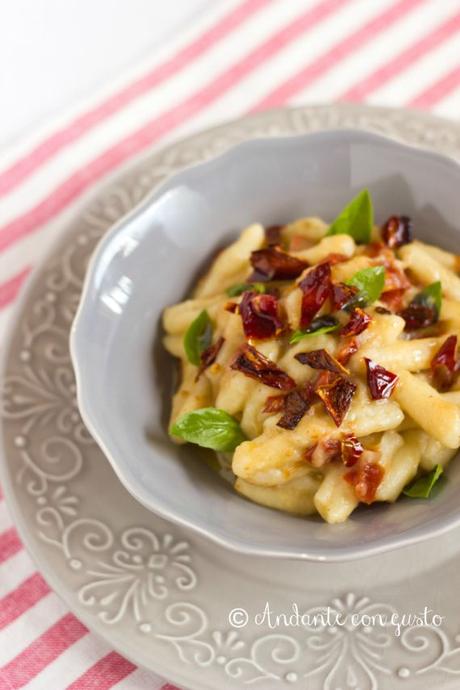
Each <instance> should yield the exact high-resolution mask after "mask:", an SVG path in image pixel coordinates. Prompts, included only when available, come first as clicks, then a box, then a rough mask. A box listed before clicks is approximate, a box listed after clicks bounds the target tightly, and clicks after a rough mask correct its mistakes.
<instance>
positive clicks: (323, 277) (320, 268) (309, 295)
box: [299, 262, 332, 328]
mask: <svg viewBox="0 0 460 690" xmlns="http://www.w3.org/2000/svg"><path fill="white" fill-rule="evenodd" d="M331 286H332V284H331V266H330V264H328V263H327V262H326V263H321V264H318V265H317V266H314V267H313V268H312V269H311V270H310V271H308V273H307V275H306V276H305V278H303V279H302V280H301V281H300V283H299V287H300V289H301V290H302V293H303V294H302V306H301V312H300V327H301V328H306V327H307V326H309V325H310V323H311V322H312V320H313V317H314V316H315V315H316V314H317V312H318V311H319V310H320V309H321V307H322V306H323V304H324V303H325V301H326V300H327V298H328V297H329V295H330V293H331Z"/></svg>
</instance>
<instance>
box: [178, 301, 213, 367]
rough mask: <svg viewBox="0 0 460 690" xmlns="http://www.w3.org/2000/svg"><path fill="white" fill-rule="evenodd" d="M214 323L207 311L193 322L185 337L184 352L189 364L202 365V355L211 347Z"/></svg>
mask: <svg viewBox="0 0 460 690" xmlns="http://www.w3.org/2000/svg"><path fill="white" fill-rule="evenodd" d="M211 341H212V322H211V319H210V318H209V314H208V312H207V311H206V310H203V311H202V312H201V313H200V314H198V316H197V317H196V319H194V320H193V321H192V323H191V324H190V326H189V327H188V328H187V330H186V332H185V335H184V350H185V354H186V355H187V359H188V361H189V362H191V363H192V364H194V365H195V366H199V364H200V355H201V353H202V352H204V350H206V348H208V347H209V346H210V345H211Z"/></svg>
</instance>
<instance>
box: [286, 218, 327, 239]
mask: <svg viewBox="0 0 460 690" xmlns="http://www.w3.org/2000/svg"><path fill="white" fill-rule="evenodd" d="M328 227H329V226H328V224H327V223H325V222H324V220H321V218H314V217H309V218H299V219H298V220H295V221H294V222H293V223H288V224H287V225H285V226H284V228H283V229H282V236H283V238H285V239H287V240H288V241H292V239H293V238H294V237H303V238H304V239H306V240H310V241H311V242H318V241H319V240H321V239H322V238H323V237H324V235H325V234H326V232H327V229H328Z"/></svg>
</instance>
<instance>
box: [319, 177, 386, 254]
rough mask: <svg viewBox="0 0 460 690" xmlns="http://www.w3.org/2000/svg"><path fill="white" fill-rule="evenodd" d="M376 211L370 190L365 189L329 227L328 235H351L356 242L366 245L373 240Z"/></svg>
mask: <svg viewBox="0 0 460 690" xmlns="http://www.w3.org/2000/svg"><path fill="white" fill-rule="evenodd" d="M373 225H374V209H373V206H372V199H371V195H370V194H369V190H368V189H363V190H362V192H359V194H357V196H355V198H354V199H352V200H351V201H350V203H349V204H347V206H345V208H344V209H343V211H342V212H341V213H340V214H339V215H338V216H337V218H336V219H335V220H334V221H333V222H332V223H331V225H330V226H329V230H328V231H327V233H326V234H327V235H351V237H353V239H354V240H355V241H356V242H361V243H363V244H366V243H367V242H369V241H370V239H371V232H372V226H373Z"/></svg>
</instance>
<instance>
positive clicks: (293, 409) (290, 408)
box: [277, 384, 315, 429]
mask: <svg viewBox="0 0 460 690" xmlns="http://www.w3.org/2000/svg"><path fill="white" fill-rule="evenodd" d="M314 396H315V392H314V389H313V386H312V385H311V384H307V385H306V386H305V388H300V389H298V390H295V391H292V392H291V393H288V394H287V395H286V396H285V400H284V413H283V416H282V417H281V419H280V420H279V421H278V424H277V426H280V427H281V428H282V429H295V428H296V426H297V424H298V423H299V422H300V420H301V419H302V417H303V416H304V414H305V413H306V412H308V410H309V409H310V407H311V405H312V403H313V400H314Z"/></svg>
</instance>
